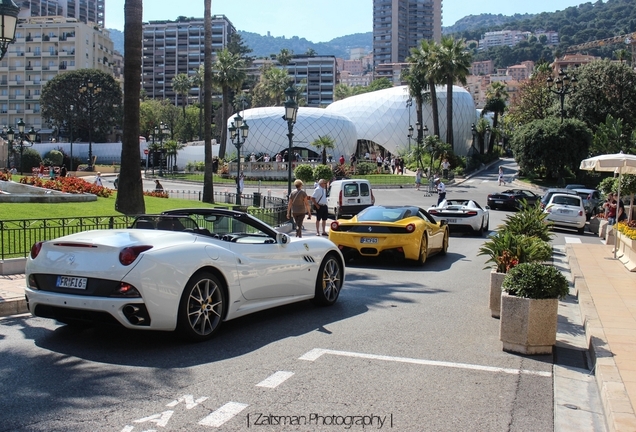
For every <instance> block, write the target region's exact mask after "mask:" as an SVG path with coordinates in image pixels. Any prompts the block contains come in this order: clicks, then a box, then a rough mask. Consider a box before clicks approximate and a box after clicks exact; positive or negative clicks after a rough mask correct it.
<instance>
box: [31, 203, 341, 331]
mask: <svg viewBox="0 0 636 432" xmlns="http://www.w3.org/2000/svg"><path fill="white" fill-rule="evenodd" d="M344 272H345V267H344V260H343V257H342V254H341V253H340V251H339V250H338V248H337V247H336V246H335V245H334V244H333V243H332V242H331V241H329V240H328V239H327V238H323V237H306V238H291V237H290V236H288V235H287V234H283V233H280V232H277V231H276V230H275V229H274V228H272V227H270V226H268V225H266V224H265V223H263V222H262V221H260V220H258V219H256V218H254V217H252V216H250V215H249V214H247V213H244V212H238V211H232V210H225V209H184V210H171V211H169V212H165V213H162V214H159V215H142V216H139V217H137V218H136V219H135V222H134V223H133V225H132V226H131V228H129V229H115V230H95V231H86V232H81V233H76V234H71V235H68V236H65V237H61V238H58V239H55V240H50V241H44V242H39V243H36V244H35V245H33V247H32V249H31V254H30V256H29V257H28V260H27V264H26V279H27V288H26V297H27V301H28V306H29V310H30V311H31V313H32V314H33V315H36V316H40V317H46V318H52V319H55V320H57V321H60V322H62V323H66V324H70V325H79V326H82V325H87V324H89V325H90V324H95V323H101V324H116V325H122V326H124V327H127V328H130V329H139V330H165V331H173V330H176V331H178V332H179V333H180V334H181V335H182V336H183V337H185V338H187V339H190V340H193V341H201V340H205V339H208V338H210V337H212V336H213V335H214V334H215V333H216V331H217V330H218V329H219V327H220V326H221V323H222V322H223V321H227V320H231V319H233V318H237V317H240V316H243V315H247V314H250V313H253V312H257V311H260V310H263V309H268V308H273V307H277V306H280V305H284V304H288V303H293V302H298V301H303V300H313V301H314V302H315V303H317V304H318V305H333V304H334V303H335V302H336V300H338V296H339V294H340V289H341V288H342V284H343V282H344Z"/></svg>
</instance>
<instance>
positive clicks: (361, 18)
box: [106, 0, 590, 42]
mask: <svg viewBox="0 0 636 432" xmlns="http://www.w3.org/2000/svg"><path fill="white" fill-rule="evenodd" d="M587 1H590V0H587ZM124 2H125V0H106V28H114V29H118V30H123V29H124ZM582 3H586V1H585V0H533V1H521V0H512V1H508V0H480V1H467V0H443V2H442V26H450V25H453V24H455V22H456V21H457V20H459V19H461V18H463V17H465V16H468V15H479V14H482V13H491V14H502V15H514V14H515V13H521V14H523V13H533V14H534V13H541V12H555V11H557V10H563V9H565V8H568V7H570V6H577V5H579V4H582ZM372 8H373V0H212V14H221V15H225V16H226V17H227V18H228V19H229V20H230V21H231V22H232V24H234V27H236V29H237V30H242V31H247V32H252V33H258V34H261V35H266V34H267V32H270V34H271V35H272V36H275V37H280V36H285V37H287V38H290V37H292V36H298V37H301V38H305V39H307V40H309V41H311V42H327V41H330V40H331V39H334V38H336V37H339V36H345V35H350V34H354V33H366V32H370V31H372V29H373V28H372V27H373V23H372V20H373V10H372ZM178 16H186V17H195V18H203V0H177V1H175V0H144V15H143V19H144V22H147V21H155V20H174V19H175V18H177V17H178Z"/></svg>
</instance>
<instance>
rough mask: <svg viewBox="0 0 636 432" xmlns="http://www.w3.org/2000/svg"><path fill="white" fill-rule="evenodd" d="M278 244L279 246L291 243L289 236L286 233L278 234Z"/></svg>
mask: <svg viewBox="0 0 636 432" xmlns="http://www.w3.org/2000/svg"><path fill="white" fill-rule="evenodd" d="M276 243H278V244H287V243H289V236H288V235H287V234H285V233H277V234H276Z"/></svg>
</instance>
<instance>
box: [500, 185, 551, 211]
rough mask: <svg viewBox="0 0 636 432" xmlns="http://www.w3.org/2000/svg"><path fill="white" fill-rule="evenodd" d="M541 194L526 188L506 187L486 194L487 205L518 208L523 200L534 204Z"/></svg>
mask: <svg viewBox="0 0 636 432" xmlns="http://www.w3.org/2000/svg"><path fill="white" fill-rule="evenodd" d="M540 199H541V196H539V195H537V194H536V193H534V192H532V191H529V190H527V189H508V190H505V191H503V192H497V193H494V194H489V195H488V207H490V208H491V209H504V208H505V209H513V210H515V209H519V208H521V206H522V202H523V201H524V200H525V201H526V203H527V204H528V205H534V204H536V203H537V201H539V200H540Z"/></svg>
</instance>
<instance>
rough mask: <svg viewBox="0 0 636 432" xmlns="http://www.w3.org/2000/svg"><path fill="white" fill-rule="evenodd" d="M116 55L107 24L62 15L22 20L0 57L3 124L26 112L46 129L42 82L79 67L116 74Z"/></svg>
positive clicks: (38, 126) (30, 120)
mask: <svg viewBox="0 0 636 432" xmlns="http://www.w3.org/2000/svg"><path fill="white" fill-rule="evenodd" d="M113 56H114V52H113V42H112V41H111V39H110V33H109V31H108V30H106V29H104V28H101V27H96V26H94V25H89V24H84V23H83V22H79V21H77V20H76V19H71V18H65V17H61V16H57V17H56V16H48V17H36V18H28V19H26V20H25V19H21V20H19V21H18V26H17V29H16V40H15V42H14V43H12V44H11V45H9V50H8V52H7V54H6V55H5V57H4V58H3V59H2V61H0V125H15V124H16V123H17V122H18V121H19V119H21V118H22V119H23V120H24V122H25V123H26V124H27V125H29V126H33V127H34V128H35V129H42V131H41V133H42V135H45V134H46V133H47V129H46V127H45V126H46V125H45V124H44V122H43V120H42V117H41V114H40V102H39V99H40V95H41V94H42V88H43V87H44V85H45V84H46V83H47V82H48V81H50V80H51V79H53V78H54V77H55V76H56V75H57V74H59V73H63V72H65V71H71V70H77V69H84V68H94V69H99V70H102V71H104V72H107V73H111V74H112V61H113ZM49 132H50V131H49Z"/></svg>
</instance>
